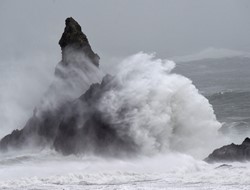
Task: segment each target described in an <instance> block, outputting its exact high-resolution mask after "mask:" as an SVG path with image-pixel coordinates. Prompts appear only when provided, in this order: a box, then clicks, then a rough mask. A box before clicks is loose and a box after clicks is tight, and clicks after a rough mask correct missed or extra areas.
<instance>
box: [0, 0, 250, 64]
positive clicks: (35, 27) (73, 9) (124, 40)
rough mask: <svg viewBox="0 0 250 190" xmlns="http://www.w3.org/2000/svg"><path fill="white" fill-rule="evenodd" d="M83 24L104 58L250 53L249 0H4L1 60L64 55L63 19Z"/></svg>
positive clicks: (1, 6)
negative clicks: (40, 54)
mask: <svg viewBox="0 0 250 190" xmlns="http://www.w3.org/2000/svg"><path fill="white" fill-rule="evenodd" d="M69 16H72V17H73V18H75V19H76V20H77V21H78V22H79V23H80V25H81V26H82V29H83V32H84V33H86V35H87V36H88V38H89V41H90V43H91V45H92V47H93V49H94V51H96V52H97V53H98V54H99V55H100V56H101V57H104V60H106V58H107V57H123V56H127V55H130V54H134V53H137V52H138V51H145V52H156V53H157V55H158V56H159V57H162V58H168V57H173V56H182V55H188V54H193V53H195V52H198V51H201V50H204V49H206V48H210V47H213V48H225V49H233V50H238V51H246V52H250V38H249V35H250V1H249V0H99V1H98V0H74V1H72V0H69V1H66V0H41V1H38V0H22V1H20V0H1V1H0V23H1V30H0V42H1V43H0V56H1V58H0V59H1V60H3V59H9V57H15V58H16V57H19V56H21V57H22V56H23V55H27V54H30V53H31V52H35V51H38V52H48V53H50V54H53V55H56V57H57V59H60V49H59V46H58V40H59V39H60V37H61V34H62V32H63V29H64V20H65V18H66V17H69Z"/></svg>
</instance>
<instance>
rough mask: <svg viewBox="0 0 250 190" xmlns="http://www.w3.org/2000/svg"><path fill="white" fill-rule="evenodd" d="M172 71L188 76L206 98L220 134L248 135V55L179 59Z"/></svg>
mask: <svg viewBox="0 0 250 190" xmlns="http://www.w3.org/2000/svg"><path fill="white" fill-rule="evenodd" d="M175 72H177V73H181V74H183V75H185V76H187V77H188V78H190V79H191V80H192V81H193V83H194V85H195V86H196V87H197V88H198V89H199V91H200V92H201V93H202V94H204V95H205V96H206V97H207V98H208V100H209V102H210V103H211V104H212V105H213V109H214V112H215V115H216V117H217V119H218V120H219V121H220V122H222V123H223V126H222V128H221V129H220V131H221V132H222V133H224V134H226V135H229V136H234V137H237V138H236V139H238V141H239V142H240V141H241V140H242V139H243V138H244V137H247V136H250V58H247V57H232V58H221V59H204V60H198V61H192V62H182V63H177V66H176V68H175ZM236 141H237V140H236Z"/></svg>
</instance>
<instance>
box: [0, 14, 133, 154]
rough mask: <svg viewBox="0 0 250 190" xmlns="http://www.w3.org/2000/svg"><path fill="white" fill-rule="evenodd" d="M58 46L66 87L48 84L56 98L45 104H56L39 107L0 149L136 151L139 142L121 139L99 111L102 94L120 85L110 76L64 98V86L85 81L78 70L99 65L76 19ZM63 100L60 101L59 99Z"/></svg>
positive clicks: (59, 75)
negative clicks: (74, 96)
mask: <svg viewBox="0 0 250 190" xmlns="http://www.w3.org/2000/svg"><path fill="white" fill-rule="evenodd" d="M59 44H60V46H61V48H62V61H61V62H60V63H59V65H58V67H57V68H56V71H55V75H56V77H57V78H59V79H60V84H61V83H62V84H63V85H62V86H63V87H61V88H59V87H58V85H57V84H52V85H51V86H50V88H49V90H48V94H49V95H50V94H52V95H53V96H52V97H54V96H55V97H56V98H55V99H53V98H52V99H51V97H50V96H48V97H49V98H48V99H49V101H48V103H47V104H49V105H51V104H52V105H53V106H45V107H42V106H40V107H39V106H38V107H37V108H36V109H35V110H34V114H33V116H32V117H31V118H30V119H29V120H28V122H27V123H26V125H25V126H24V128H23V129H21V130H14V131H13V132H12V133H11V134H9V135H7V136H5V137H4V138H3V139H2V140H1V141H0V150H1V151H7V150H9V149H21V148H25V147H27V146H34V147H44V146H49V147H51V148H54V149H55V150H57V151H59V152H61V153H63V154H66V155H67V154H78V153H94V154H106V155H111V156H119V155H121V154H123V153H125V154H126V155H127V154H128V152H130V153H132V152H134V151H136V145H135V143H133V141H132V140H130V139H129V137H124V135H123V136H122V137H121V135H119V134H118V132H117V130H115V129H116V128H115V126H113V125H112V124H110V123H109V121H108V120H107V119H106V118H104V115H105V114H104V113H101V112H100V111H99V109H98V105H97V104H98V102H99V101H100V99H101V97H102V95H103V93H105V92H106V91H107V90H110V88H113V87H114V86H115V85H116V83H115V82H114V78H113V77H112V76H109V75H106V76H105V77H104V78H103V79H102V81H101V83H94V81H92V85H90V86H88V87H89V88H88V90H87V91H85V92H84V93H83V94H82V95H81V96H80V97H79V98H76V99H70V98H68V99H67V98H66V99H65V98H61V96H62V95H61V94H63V91H64V90H65V89H64V87H68V86H69V87H70V89H71V86H72V85H73V86H74V85H75V84H74V82H75V81H79V80H80V83H81V82H85V81H81V79H82V78H81V76H80V77H78V76H76V75H77V73H78V71H77V70H81V69H83V70H84V69H85V70H84V72H81V73H80V75H81V74H83V75H88V74H89V72H90V68H91V65H92V67H95V68H96V69H97V67H96V66H98V65H99V56H98V55H97V54H95V53H94V52H93V51H92V49H91V47H90V45H89V43H88V40H87V37H86V35H85V34H83V33H82V31H81V27H80V25H79V24H78V23H77V22H76V21H75V20H74V19H73V18H67V19H66V27H65V30H64V33H63V35H62V38H61V39H60V41H59ZM79 57H80V59H79ZM82 58H83V59H82ZM86 58H87V59H86ZM89 63H91V64H90V65H89ZM72 68H73V69H72ZM86 68H87V69H86ZM77 77H78V78H77ZM75 78H77V80H75ZM83 78H84V77H83ZM85 78H86V76H85ZM60 98H61V99H62V100H61V101H57V99H60ZM45 99H46V97H45ZM46 101H47V100H45V102H46ZM55 101H57V102H56V103H55ZM47 104H46V105H47ZM115 150H117V151H115ZM120 150H123V151H120Z"/></svg>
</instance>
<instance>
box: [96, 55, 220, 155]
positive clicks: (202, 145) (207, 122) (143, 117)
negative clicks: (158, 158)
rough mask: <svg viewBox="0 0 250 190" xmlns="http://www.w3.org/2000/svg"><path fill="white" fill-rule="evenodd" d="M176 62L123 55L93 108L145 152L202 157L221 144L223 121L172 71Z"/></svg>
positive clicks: (192, 88) (151, 57)
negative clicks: (219, 130)
mask: <svg viewBox="0 0 250 190" xmlns="http://www.w3.org/2000/svg"><path fill="white" fill-rule="evenodd" d="M174 67H175V63H174V62H172V61H168V60H161V59H155V55H154V54H145V53H142V52H140V53H138V54H136V55H133V56H131V57H129V58H127V59H125V60H124V61H123V62H122V63H121V65H120V66H119V67H118V72H117V74H116V75H115V77H114V79H113V80H112V83H115V85H114V84H113V85H112V88H110V89H109V90H107V91H106V92H105V93H103V94H102V97H101V98H100V101H99V102H98V104H97V107H98V108H97V109H98V111H100V112H101V113H102V115H103V117H104V118H105V121H106V122H107V121H108V123H109V124H110V126H111V127H112V128H113V129H115V130H116V132H117V135H118V136H119V138H121V139H123V140H125V141H126V139H129V140H132V141H133V143H134V144H135V145H136V146H137V147H138V148H137V150H138V151H139V152H141V153H143V154H147V155H152V154H156V153H159V152H168V151H179V152H184V153H188V154H191V155H193V156H198V157H200V156H204V155H206V153H207V151H211V150H212V149H213V148H214V147H215V146H216V145H218V144H220V142H218V139H219V136H218V133H217V131H218V129H219V128H220V127H221V124H220V123H219V122H218V121H217V120H216V117H215V115H214V111H213V109H212V106H211V105H210V104H209V102H208V100H207V99H206V98H205V97H204V96H202V95H201V94H200V93H199V92H198V90H197V89H196V88H195V86H194V85H193V84H192V81H191V80H189V79H188V78H186V77H184V76H181V75H178V74H174V73H171V71H172V69H173V68H174Z"/></svg>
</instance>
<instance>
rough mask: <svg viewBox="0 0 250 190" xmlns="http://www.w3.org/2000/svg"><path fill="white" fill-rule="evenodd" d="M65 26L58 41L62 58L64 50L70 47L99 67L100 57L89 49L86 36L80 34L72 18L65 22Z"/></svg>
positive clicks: (78, 26) (80, 30)
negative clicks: (83, 54) (80, 52)
mask: <svg viewBox="0 0 250 190" xmlns="http://www.w3.org/2000/svg"><path fill="white" fill-rule="evenodd" d="M65 25H66V26H65V29H64V32H63V34H62V37H61V39H60V40H59V45H60V46H61V49H62V54H63V57H64V51H65V49H66V48H67V47H70V48H73V49H75V50H78V51H82V52H83V53H85V55H86V56H87V57H88V58H89V59H90V60H91V61H92V62H93V64H95V65H96V66H99V59H100V57H99V56H98V55H97V54H96V53H94V52H93V50H92V49H91V46H90V44H89V41H88V39H87V36H86V35H85V34H84V33H83V32H82V29H81V26H80V25H79V24H78V22H76V21H75V20H74V19H73V18H72V17H69V18H67V19H66V20H65ZM63 61H64V59H63Z"/></svg>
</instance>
